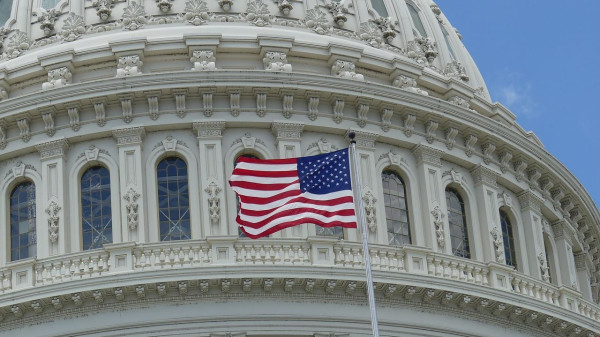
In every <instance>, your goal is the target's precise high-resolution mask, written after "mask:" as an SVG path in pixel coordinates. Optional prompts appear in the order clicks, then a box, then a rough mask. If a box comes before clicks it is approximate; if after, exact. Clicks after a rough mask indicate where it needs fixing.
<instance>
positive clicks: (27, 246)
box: [10, 182, 37, 261]
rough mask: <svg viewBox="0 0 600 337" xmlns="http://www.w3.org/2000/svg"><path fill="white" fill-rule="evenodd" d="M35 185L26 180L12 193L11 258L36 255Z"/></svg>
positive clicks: (12, 259) (17, 258) (16, 258)
mask: <svg viewBox="0 0 600 337" xmlns="http://www.w3.org/2000/svg"><path fill="white" fill-rule="evenodd" d="M36 243H37V236H36V229H35V185H34V184H33V183H32V182H24V183H21V184H19V185H17V187H15V188H14V189H13V190H12V193H11V194H10V259H11V261H16V260H20V259H25V258H28V257H35V256H36V252H37V250H36Z"/></svg>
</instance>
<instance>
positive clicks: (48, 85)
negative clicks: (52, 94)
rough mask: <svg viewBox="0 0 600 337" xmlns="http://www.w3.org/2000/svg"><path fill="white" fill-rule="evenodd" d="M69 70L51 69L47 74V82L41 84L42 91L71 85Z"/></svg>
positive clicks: (64, 68)
mask: <svg viewBox="0 0 600 337" xmlns="http://www.w3.org/2000/svg"><path fill="white" fill-rule="evenodd" d="M72 77H73V75H72V74H71V70H69V68H67V67H61V68H57V69H52V70H50V71H49V72H48V82H44V83H42V90H49V89H55V88H60V87H62V86H65V85H67V84H69V83H71V78H72Z"/></svg>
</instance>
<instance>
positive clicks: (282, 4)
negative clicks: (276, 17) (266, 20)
mask: <svg viewBox="0 0 600 337" xmlns="http://www.w3.org/2000/svg"><path fill="white" fill-rule="evenodd" d="M276 2H277V7H278V8H279V11H280V12H281V14H283V15H290V12H291V11H292V9H294V6H292V4H291V3H290V1H289V0H276Z"/></svg>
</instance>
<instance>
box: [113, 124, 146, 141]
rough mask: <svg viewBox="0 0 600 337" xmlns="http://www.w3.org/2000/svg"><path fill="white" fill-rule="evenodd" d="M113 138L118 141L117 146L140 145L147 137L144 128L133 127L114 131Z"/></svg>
mask: <svg viewBox="0 0 600 337" xmlns="http://www.w3.org/2000/svg"><path fill="white" fill-rule="evenodd" d="M112 133H113V137H114V138H115V139H116V140H117V146H126V145H138V144H141V143H142V139H143V138H144V136H145V135H146V131H145V130H144V128H143V127H141V126H138V127H131V128H124V129H117V130H113V132H112Z"/></svg>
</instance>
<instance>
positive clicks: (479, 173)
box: [471, 165, 500, 188]
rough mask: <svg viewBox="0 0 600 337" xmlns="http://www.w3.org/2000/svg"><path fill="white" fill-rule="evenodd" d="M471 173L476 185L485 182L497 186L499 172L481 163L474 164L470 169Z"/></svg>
mask: <svg viewBox="0 0 600 337" xmlns="http://www.w3.org/2000/svg"><path fill="white" fill-rule="evenodd" d="M471 174H472V175H473V180H474V182H475V184H476V185H479V184H486V185H488V186H491V187H494V188H497V187H498V184H497V183H496V182H497V181H498V178H499V177H500V174H499V173H497V172H495V171H493V170H491V169H489V168H487V167H485V166H483V165H478V166H476V167H475V168H474V169H473V170H471Z"/></svg>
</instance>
